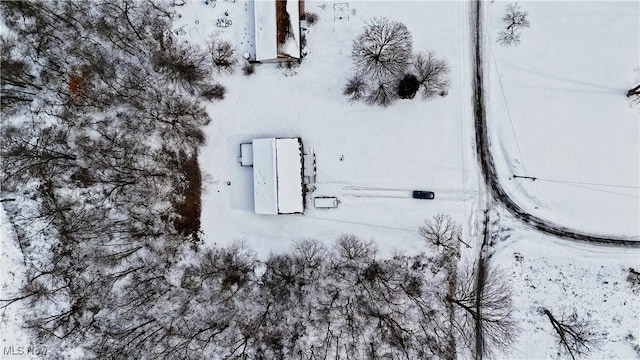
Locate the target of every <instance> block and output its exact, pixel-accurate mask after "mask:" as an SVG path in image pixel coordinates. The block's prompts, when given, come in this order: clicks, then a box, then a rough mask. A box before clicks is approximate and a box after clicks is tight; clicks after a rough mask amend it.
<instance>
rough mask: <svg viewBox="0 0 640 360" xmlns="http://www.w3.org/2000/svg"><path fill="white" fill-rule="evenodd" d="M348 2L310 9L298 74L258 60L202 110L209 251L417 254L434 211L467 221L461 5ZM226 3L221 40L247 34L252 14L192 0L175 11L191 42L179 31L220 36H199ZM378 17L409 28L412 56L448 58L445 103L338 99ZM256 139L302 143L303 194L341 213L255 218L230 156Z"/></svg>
mask: <svg viewBox="0 0 640 360" xmlns="http://www.w3.org/2000/svg"><path fill="white" fill-rule="evenodd" d="M341 4H342V5H341ZM344 4H345V3H344V2H335V3H334V2H326V1H325V2H306V4H305V8H306V10H307V11H309V12H315V13H317V14H318V15H319V16H320V20H319V22H318V23H317V24H316V25H314V26H311V27H310V28H309V31H308V33H307V35H306V36H307V47H308V48H309V50H310V53H309V55H308V56H307V57H306V58H305V59H304V60H303V62H302V65H301V66H300V67H297V68H294V69H292V70H287V69H282V68H279V67H278V66H277V65H275V64H263V65H260V66H258V67H257V69H256V74H255V75H253V76H251V77H246V76H242V75H240V74H238V73H237V74H235V75H232V76H225V77H221V78H220V81H221V82H222V83H223V84H224V85H225V86H226V87H227V89H228V93H227V96H226V98H225V100H224V101H222V102H219V103H214V104H212V105H210V106H209V107H208V111H209V112H210V114H211V116H212V118H213V122H212V124H211V125H210V126H209V127H208V128H207V130H206V132H207V146H206V147H204V148H203V149H202V152H201V155H200V163H201V167H202V169H203V170H204V172H205V173H207V174H208V175H209V176H210V178H209V181H208V182H207V186H206V192H205V194H204V196H203V217H202V224H203V230H204V233H205V239H206V241H208V242H209V243H218V244H226V243H229V242H230V241H233V240H235V239H247V240H248V241H249V243H250V244H251V245H252V246H253V247H254V248H255V249H256V250H257V251H258V253H259V254H262V255H263V256H266V255H267V254H268V253H269V252H279V251H284V250H286V249H288V248H289V246H290V244H291V241H292V240H294V239H298V238H308V237H313V238H317V239H320V240H323V241H327V242H330V241H333V240H334V239H336V238H337V237H338V236H339V235H340V234H342V233H345V232H349V233H354V234H357V235H358V236H361V237H364V238H374V239H376V241H377V243H378V246H379V247H380V249H381V250H382V251H383V253H387V254H388V253H390V252H392V251H395V250H398V251H402V252H405V251H406V252H416V251H420V250H423V244H422V243H421V242H420V239H419V238H418V236H417V229H418V227H419V226H420V224H421V223H422V222H423V221H424V220H425V219H426V218H429V217H431V216H432V215H435V214H437V213H440V212H445V213H449V214H451V215H452V216H454V217H455V218H456V219H457V220H458V221H461V222H463V221H464V219H466V218H468V217H469V216H468V212H469V210H470V209H471V208H472V207H473V199H474V198H475V197H476V196H475V195H477V186H476V183H477V171H476V170H475V169H476V166H475V161H474V160H473V154H472V150H473V146H472V144H471V142H470V141H469V140H470V139H471V137H472V132H471V131H472V128H471V124H472V122H471V121H470V115H469V113H470V109H469V106H468V99H469V96H470V94H469V86H468V78H469V76H468V71H469V64H468V63H467V61H468V56H466V54H467V48H468V45H467V44H468V42H467V41H466V40H465V39H466V38H468V30H467V29H468V27H467V23H468V20H467V8H466V4H464V3H461V2H348V3H346V4H347V5H346V6H345V5H344ZM227 5H228V8H233V9H241V10H242V11H237V10H233V11H228V13H229V14H230V17H231V18H232V21H233V24H234V25H232V26H231V27H230V28H226V29H225V30H222V31H221V32H220V33H219V35H218V36H222V37H228V38H229V39H233V36H237V35H238V34H239V33H241V34H244V31H245V29H250V28H251V26H252V25H251V22H252V21H253V15H252V14H251V8H252V7H251V6H249V7H248V8H247V7H246V6H245V5H244V4H243V3H233V2H224V1H218V2H217V5H216V7H215V8H214V9H211V8H207V7H206V5H204V3H201V2H200V1H198V2H193V3H192V4H187V5H186V6H184V7H182V8H179V9H178V11H179V12H181V13H182V16H181V17H180V18H179V19H178V20H177V23H176V27H177V28H179V27H182V26H183V25H182V24H185V29H187V34H186V35H185V36H189V35H190V34H189V25H186V24H195V21H196V20H198V22H199V25H197V26H199V28H198V30H197V32H194V33H195V34H196V35H194V37H193V38H194V41H202V40H206V39H207V38H208V33H212V32H216V31H218V29H216V28H215V27H212V26H209V27H208V28H206V27H205V26H204V24H205V21H203V18H202V15H204V14H210V13H214V12H216V11H221V14H223V13H224V11H226V10H225V9H227ZM334 5H335V7H334ZM199 8H201V9H199ZM245 8H246V9H247V10H246V11H244V9H245ZM194 9H199V10H197V11H196V10H194ZM345 14H346V15H347V16H348V18H346V17H345ZM217 16H220V15H213V16H212V18H214V19H215V18H216V17H217ZM222 16H224V15H222ZM376 16H378V17H380V16H386V17H388V18H390V19H392V20H399V21H402V22H403V23H405V24H406V26H407V27H408V29H409V30H410V31H412V33H413V38H414V51H427V50H433V51H435V52H436V53H437V54H438V56H439V57H444V58H445V59H447V61H449V64H450V66H451V69H452V72H451V83H452V85H451V90H450V91H449V95H448V96H447V97H445V98H437V99H434V100H433V101H431V102H423V101H420V100H418V99H415V100H412V101H399V102H398V103H396V104H394V105H393V106H391V107H390V108H388V109H381V108H378V107H370V106H367V105H364V104H353V105H352V104H349V103H348V102H347V101H346V99H345V98H344V97H343V96H342V87H343V86H344V84H345V82H346V79H347V77H348V76H350V75H351V59H350V52H351V44H352V41H353V38H354V37H355V36H356V35H357V34H358V33H360V32H361V31H362V29H363V26H364V23H365V21H367V20H369V19H371V18H373V17H376ZM340 17H342V19H340ZM194 26H195V25H194ZM236 26H237V28H236V30H233V28H234V27H236ZM234 31H235V32H234ZM234 34H235V35H234ZM250 37H251V33H249V38H250ZM240 38H241V39H242V40H241V41H240V43H239V44H238V42H237V41H234V43H235V44H236V45H237V46H238V50H239V53H240V54H242V53H244V52H246V51H248V52H251V47H252V46H251V44H250V43H249V42H246V38H245V37H244V35H242V36H241V37H240ZM247 45H248V46H247ZM260 137H301V138H302V141H303V143H304V148H305V151H307V152H310V151H311V150H312V149H313V151H314V152H315V154H316V160H317V177H316V183H314V184H311V186H312V187H313V188H314V189H315V190H314V191H313V192H312V193H311V194H310V196H311V197H313V196H336V197H338V199H339V200H340V204H339V206H338V208H337V209H322V210H320V209H313V208H309V207H308V208H307V210H306V212H305V214H304V215H289V216H258V215H255V214H254V211H253V190H252V174H251V172H252V170H251V168H246V167H241V166H240V164H239V163H238V161H237V157H238V156H239V155H240V153H239V151H240V150H239V149H240V148H239V145H240V143H243V142H250V141H251V140H252V139H254V138H260ZM228 182H231V185H227V183H228ZM414 189H419V190H432V191H435V193H436V199H435V200H434V201H427V200H415V199H411V198H410V191H411V190H414ZM308 200H310V198H309V199H308ZM309 203H311V201H308V204H309Z"/></svg>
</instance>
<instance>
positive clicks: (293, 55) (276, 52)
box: [253, 0, 300, 61]
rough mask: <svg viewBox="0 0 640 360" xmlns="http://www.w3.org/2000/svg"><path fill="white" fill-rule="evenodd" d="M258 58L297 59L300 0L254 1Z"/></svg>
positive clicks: (271, 59) (261, 59)
mask: <svg viewBox="0 0 640 360" xmlns="http://www.w3.org/2000/svg"><path fill="white" fill-rule="evenodd" d="M253 3H254V5H253V14H254V21H255V42H256V60H257V61H277V60H283V59H300V0H255V1H254V2H253Z"/></svg>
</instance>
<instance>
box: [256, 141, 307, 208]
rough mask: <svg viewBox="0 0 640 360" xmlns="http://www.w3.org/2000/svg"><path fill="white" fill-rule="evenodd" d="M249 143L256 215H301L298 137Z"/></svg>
mask: <svg viewBox="0 0 640 360" xmlns="http://www.w3.org/2000/svg"><path fill="white" fill-rule="evenodd" d="M252 144H253V146H252V148H253V194H254V207H255V213H256V214H265V215H277V214H297V213H303V212H304V193H303V185H302V169H303V163H302V161H303V158H302V141H301V140H300V138H268V139H254V140H253V142H252Z"/></svg>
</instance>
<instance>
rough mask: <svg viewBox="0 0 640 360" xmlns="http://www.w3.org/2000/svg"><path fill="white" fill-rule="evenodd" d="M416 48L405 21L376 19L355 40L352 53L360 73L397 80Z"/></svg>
mask: <svg viewBox="0 0 640 360" xmlns="http://www.w3.org/2000/svg"><path fill="white" fill-rule="evenodd" d="M412 47H413V44H412V37H411V33H410V32H409V30H408V29H407V27H406V26H405V25H404V24H403V23H401V22H398V21H391V20H389V19H387V18H385V17H382V18H373V19H372V20H371V21H369V22H368V23H367V25H366V27H365V29H364V33H362V34H361V35H360V36H358V37H357V38H356V39H355V40H354V41H353V50H352V52H351V56H352V59H353V64H354V66H355V68H356V71H357V72H360V73H364V74H367V75H368V76H370V77H371V78H372V79H375V80H383V79H384V80H387V79H389V78H392V79H397V78H400V77H401V76H403V75H404V73H405V70H406V69H407V67H408V65H409V62H410V60H411V51H412Z"/></svg>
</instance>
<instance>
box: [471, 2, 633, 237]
mask: <svg viewBox="0 0 640 360" xmlns="http://www.w3.org/2000/svg"><path fill="white" fill-rule="evenodd" d="M471 7H472V8H471V12H470V13H471V26H472V28H471V31H472V36H471V38H472V49H471V53H472V56H473V62H474V65H473V85H472V86H473V114H474V119H475V133H476V153H477V157H478V162H479V163H480V168H481V170H482V175H483V178H484V182H485V184H487V186H488V187H489V189H491V196H492V197H493V199H495V200H497V201H498V202H500V203H501V204H502V205H503V206H504V207H505V208H506V209H507V210H508V211H509V212H510V213H511V214H512V215H513V216H515V217H516V218H518V219H520V220H521V221H522V222H524V223H525V224H527V225H529V226H530V227H532V228H535V229H537V230H539V231H541V232H543V233H546V234H549V235H554V236H557V237H560V238H563V239H567V240H574V241H581V242H585V243H591V244H594V245H609V246H624V247H634V248H640V241H636V240H631V239H629V238H624V237H617V236H603V235H596V234H589V233H586V232H581V231H577V230H574V229H570V228H567V227H565V226H562V225H559V224H556V223H553V222H551V221H549V220H545V219H542V218H540V217H537V216H535V215H532V214H530V213H528V212H527V211H526V210H525V209H523V208H522V207H520V206H519V205H518V204H516V203H515V202H514V201H513V200H512V199H511V198H510V197H509V195H508V194H507V193H506V192H505V190H504V188H503V187H502V185H501V184H500V182H499V181H498V177H497V175H496V170H495V166H494V163H493V157H492V156H491V152H490V149H489V147H490V141H489V136H488V133H487V118H486V113H485V104H484V78H483V61H482V59H483V53H482V50H483V47H482V45H483V39H484V37H483V35H482V23H481V21H482V16H481V15H482V1H480V0H476V1H474V2H473V3H472V4H471Z"/></svg>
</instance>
